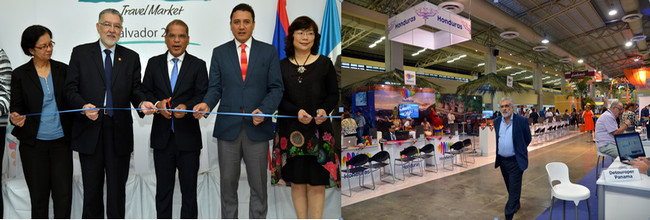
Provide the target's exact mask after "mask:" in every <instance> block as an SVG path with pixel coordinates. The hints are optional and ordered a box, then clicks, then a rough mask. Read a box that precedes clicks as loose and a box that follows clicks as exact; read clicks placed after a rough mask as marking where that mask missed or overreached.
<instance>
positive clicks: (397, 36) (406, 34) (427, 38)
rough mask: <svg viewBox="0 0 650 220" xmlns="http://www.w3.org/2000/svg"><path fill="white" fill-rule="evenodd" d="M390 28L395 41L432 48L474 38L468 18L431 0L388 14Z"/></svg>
mask: <svg viewBox="0 0 650 220" xmlns="http://www.w3.org/2000/svg"><path fill="white" fill-rule="evenodd" d="M424 26H427V27H424ZM387 30H388V39H390V40H392V41H396V42H400V43H403V44H408V45H414V46H419V47H424V48H428V49H432V50H435V49H439V48H443V47H447V46H450V45H453V44H457V43H461V42H464V41H468V40H471V39H472V23H471V21H470V20H469V19H467V18H464V17H462V16H460V15H457V14H454V13H452V12H449V11H447V10H445V9H442V8H439V7H438V6H436V5H434V4H432V3H430V2H428V1H424V2H422V3H420V4H417V5H416V6H413V7H411V8H409V9H407V10H405V11H403V12H402V13H399V14H397V15H395V16H393V17H391V18H389V19H388V26H387Z"/></svg>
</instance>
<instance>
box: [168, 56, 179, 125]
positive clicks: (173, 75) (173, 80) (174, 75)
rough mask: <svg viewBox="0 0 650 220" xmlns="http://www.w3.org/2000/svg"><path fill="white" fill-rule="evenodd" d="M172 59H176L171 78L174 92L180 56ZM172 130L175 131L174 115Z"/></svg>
mask: <svg viewBox="0 0 650 220" xmlns="http://www.w3.org/2000/svg"><path fill="white" fill-rule="evenodd" d="M172 61H174V68H172V77H171V79H170V80H169V82H170V84H171V86H172V93H173V92H174V87H176V80H177V79H178V58H176V57H174V58H173V59H172ZM170 108H171V103H170ZM172 132H174V117H172Z"/></svg>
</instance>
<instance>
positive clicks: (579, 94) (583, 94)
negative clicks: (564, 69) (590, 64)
mask: <svg viewBox="0 0 650 220" xmlns="http://www.w3.org/2000/svg"><path fill="white" fill-rule="evenodd" d="M590 80H591V77H588V76H586V77H585V78H582V79H576V78H572V79H571V80H569V82H571V83H575V87H574V88H573V90H572V91H570V92H569V94H567V95H566V98H569V97H575V98H578V99H580V107H581V108H582V109H584V108H585V104H591V105H596V103H595V102H594V99H593V98H591V97H589V95H588V94H587V93H588V92H589V84H588V83H589V81H590Z"/></svg>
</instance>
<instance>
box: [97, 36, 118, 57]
mask: <svg viewBox="0 0 650 220" xmlns="http://www.w3.org/2000/svg"><path fill="white" fill-rule="evenodd" d="M115 47H116V45H113V47H111V48H106V46H104V44H103V43H102V40H101V39H100V40H99V49H100V50H101V52H102V53H104V50H106V49H108V50H110V51H111V54H115Z"/></svg>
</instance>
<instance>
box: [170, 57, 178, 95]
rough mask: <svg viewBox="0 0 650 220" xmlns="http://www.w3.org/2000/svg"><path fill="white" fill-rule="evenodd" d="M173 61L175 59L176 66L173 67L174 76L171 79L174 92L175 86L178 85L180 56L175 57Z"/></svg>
mask: <svg viewBox="0 0 650 220" xmlns="http://www.w3.org/2000/svg"><path fill="white" fill-rule="evenodd" d="M172 61H174V68H172V77H171V79H170V80H169V82H170V84H171V86H172V92H174V87H175V86H176V80H177V79H178V58H175V57H174V58H173V59H172Z"/></svg>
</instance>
